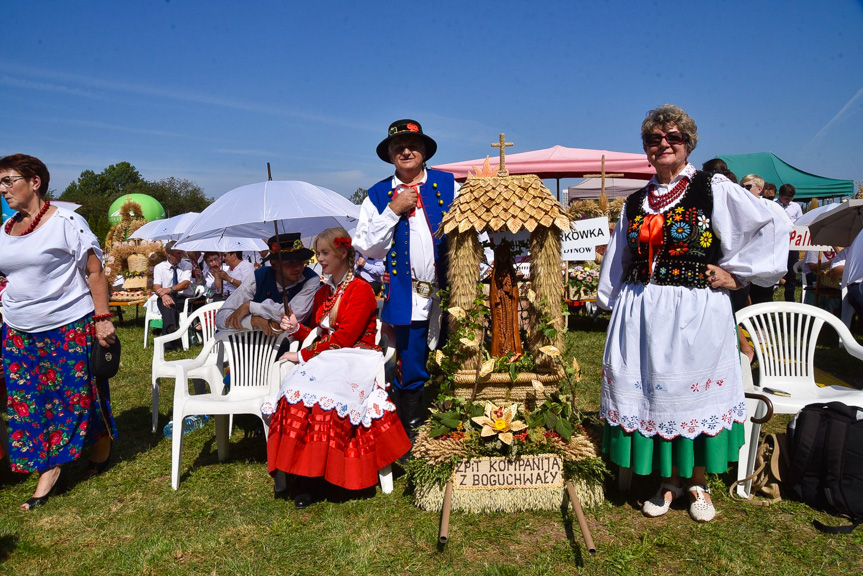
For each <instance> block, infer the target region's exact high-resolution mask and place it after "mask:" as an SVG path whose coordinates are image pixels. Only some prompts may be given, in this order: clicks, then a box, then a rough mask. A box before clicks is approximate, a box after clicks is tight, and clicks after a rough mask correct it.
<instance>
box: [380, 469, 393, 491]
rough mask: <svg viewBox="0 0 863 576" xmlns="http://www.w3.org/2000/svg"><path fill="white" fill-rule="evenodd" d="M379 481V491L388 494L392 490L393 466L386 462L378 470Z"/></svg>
mask: <svg viewBox="0 0 863 576" xmlns="http://www.w3.org/2000/svg"><path fill="white" fill-rule="evenodd" d="M378 477H379V478H380V481H381V492H383V493H384V494H389V493H390V492H392V491H393V467H392V466H390V465H389V464H387V465H386V466H384V467H383V468H381V469H380V470H379V471H378Z"/></svg>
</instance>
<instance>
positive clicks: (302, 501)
mask: <svg viewBox="0 0 863 576" xmlns="http://www.w3.org/2000/svg"><path fill="white" fill-rule="evenodd" d="M312 502H313V500H312V495H311V494H309V493H307V492H303V493H302V494H297V495H296V496H294V507H295V508H296V509H297V510H302V509H303V508H308V507H309V506H311V505H312Z"/></svg>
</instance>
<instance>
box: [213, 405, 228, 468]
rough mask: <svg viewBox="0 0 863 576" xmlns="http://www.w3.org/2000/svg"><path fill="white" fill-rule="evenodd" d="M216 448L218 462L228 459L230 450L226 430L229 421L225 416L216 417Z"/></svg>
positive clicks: (218, 415)
mask: <svg viewBox="0 0 863 576" xmlns="http://www.w3.org/2000/svg"><path fill="white" fill-rule="evenodd" d="M215 418H216V447H217V448H218V452H219V462H224V461H225V460H227V459H228V452H229V448H230V431H229V429H228V425H229V419H228V415H227V414H217V415H216V417H215Z"/></svg>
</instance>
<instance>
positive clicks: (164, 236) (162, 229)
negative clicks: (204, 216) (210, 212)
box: [129, 212, 200, 240]
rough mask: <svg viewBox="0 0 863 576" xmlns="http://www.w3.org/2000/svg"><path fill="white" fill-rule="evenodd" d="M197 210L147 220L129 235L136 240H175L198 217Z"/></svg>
mask: <svg viewBox="0 0 863 576" xmlns="http://www.w3.org/2000/svg"><path fill="white" fill-rule="evenodd" d="M199 215H200V214H199V213H198V212H187V213H185V214H180V215H178V216H173V217H171V218H165V219H163V220H153V221H152V222H147V223H146V224H144V225H143V226H141V227H140V228H138V229H137V230H135V232H134V233H133V234H132V235H131V236H130V237H129V238H134V239H138V240H177V239H179V238H180V236H182V235H183V234H184V233H185V232H186V230H187V229H188V228H189V226H190V225H191V224H192V223H193V222H194V221H195V220H196V219H197V218H198V216H199Z"/></svg>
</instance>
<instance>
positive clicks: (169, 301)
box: [162, 290, 174, 308]
mask: <svg viewBox="0 0 863 576" xmlns="http://www.w3.org/2000/svg"><path fill="white" fill-rule="evenodd" d="M162 304H164V305H165V306H166V307H167V308H172V307H173V306H174V299H173V298H172V297H171V291H170V290H168V291H166V292H163V293H162Z"/></svg>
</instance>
